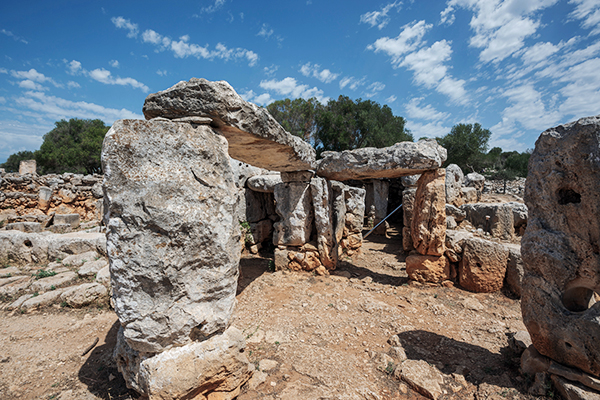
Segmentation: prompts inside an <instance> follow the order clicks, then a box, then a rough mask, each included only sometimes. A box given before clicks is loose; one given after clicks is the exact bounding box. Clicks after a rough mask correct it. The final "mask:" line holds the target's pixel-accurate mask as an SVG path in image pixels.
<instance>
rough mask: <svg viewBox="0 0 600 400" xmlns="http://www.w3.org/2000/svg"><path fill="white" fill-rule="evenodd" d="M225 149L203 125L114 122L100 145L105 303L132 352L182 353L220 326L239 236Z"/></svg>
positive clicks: (230, 299)
mask: <svg viewBox="0 0 600 400" xmlns="http://www.w3.org/2000/svg"><path fill="white" fill-rule="evenodd" d="M226 151H227V142H226V141H225V139H224V138H223V137H222V136H220V135H218V134H216V133H215V132H214V131H213V130H212V129H211V128H210V127H208V126H207V125H199V126H197V127H195V128H194V127H193V126H192V125H190V124H183V123H172V122H166V121H156V122H153V121H139V120H119V121H117V122H115V123H114V124H113V126H112V128H111V129H110V131H109V132H108V133H107V135H106V138H105V139H104V145H103V148H102V164H103V169H104V171H105V175H104V191H105V194H106V202H107V214H106V224H107V227H108V233H107V250H108V255H109V259H110V273H111V277H112V288H113V299H114V303H115V311H116V313H117V315H118V316H119V319H120V321H121V325H122V327H123V328H124V336H125V339H126V340H127V342H128V344H129V345H130V346H131V347H132V348H133V349H134V350H137V351H142V352H159V351H162V350H164V349H166V348H168V347H171V346H173V345H175V346H182V345H185V344H188V343H190V342H192V341H194V340H200V339H202V338H204V337H208V336H210V335H212V334H215V333H219V332H222V331H224V330H225V329H226V328H227V326H228V324H229V319H230V317H231V314H232V312H233V308H234V305H235V293H236V287H237V279H238V275H239V271H238V263H239V258H240V231H239V223H238V221H237V219H236V218H235V215H236V210H235V208H236V204H237V201H238V199H237V191H236V188H235V184H234V181H233V174H232V172H231V167H230V163H229V157H228V155H227V152H226Z"/></svg>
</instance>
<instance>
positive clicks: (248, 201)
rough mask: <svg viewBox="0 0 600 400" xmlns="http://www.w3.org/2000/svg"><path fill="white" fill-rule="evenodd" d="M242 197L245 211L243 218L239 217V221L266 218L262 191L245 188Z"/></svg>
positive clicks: (254, 220) (255, 220)
mask: <svg viewBox="0 0 600 400" xmlns="http://www.w3.org/2000/svg"><path fill="white" fill-rule="evenodd" d="M244 199H245V205H244V209H245V210H246V212H245V216H244V218H242V219H240V220H241V221H248V222H250V223H253V222H258V221H260V220H263V219H265V218H267V210H266V209H265V196H264V193H261V192H255V191H253V190H250V189H247V188H246V189H244Z"/></svg>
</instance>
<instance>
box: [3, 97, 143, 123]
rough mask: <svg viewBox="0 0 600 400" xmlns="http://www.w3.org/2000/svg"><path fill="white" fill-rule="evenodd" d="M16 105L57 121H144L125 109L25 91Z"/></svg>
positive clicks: (16, 101) (17, 99) (16, 100)
mask: <svg viewBox="0 0 600 400" xmlns="http://www.w3.org/2000/svg"><path fill="white" fill-rule="evenodd" d="M15 103H16V105H19V106H21V107H24V108H26V109H27V110H33V111H35V112H37V113H41V114H43V115H44V117H46V118H49V119H52V120H59V119H69V118H91V119H94V118H99V119H101V120H103V121H105V122H106V123H108V124H112V123H113V122H114V121H116V120H117V119H123V118H129V119H144V117H143V116H142V115H139V114H135V113H133V112H131V111H129V110H126V109H124V108H123V109H120V110H118V109H114V108H106V107H103V106H101V105H98V104H94V103H88V102H85V101H77V102H75V101H70V100H65V99H62V98H59V97H55V96H47V95H46V94H45V93H42V92H34V91H27V92H25V93H24V94H23V95H22V96H20V97H17V98H16V99H15Z"/></svg>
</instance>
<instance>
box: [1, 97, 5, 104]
mask: <svg viewBox="0 0 600 400" xmlns="http://www.w3.org/2000/svg"><path fill="white" fill-rule="evenodd" d="M4 103H6V99H5V98H4V97H2V96H0V104H4Z"/></svg>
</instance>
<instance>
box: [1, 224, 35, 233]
mask: <svg viewBox="0 0 600 400" xmlns="http://www.w3.org/2000/svg"><path fill="white" fill-rule="evenodd" d="M6 230H16V231H21V232H35V233H39V232H41V231H42V224H40V223H39V222H13V223H12V224H7V225H6Z"/></svg>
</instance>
